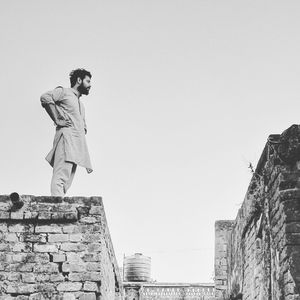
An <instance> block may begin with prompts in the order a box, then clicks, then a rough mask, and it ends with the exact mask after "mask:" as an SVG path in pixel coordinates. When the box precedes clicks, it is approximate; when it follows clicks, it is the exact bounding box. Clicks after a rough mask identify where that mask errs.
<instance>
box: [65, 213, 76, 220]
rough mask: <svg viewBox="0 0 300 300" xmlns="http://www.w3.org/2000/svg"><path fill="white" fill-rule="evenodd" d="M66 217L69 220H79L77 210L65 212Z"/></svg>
mask: <svg viewBox="0 0 300 300" xmlns="http://www.w3.org/2000/svg"><path fill="white" fill-rule="evenodd" d="M64 218H65V219H66V220H69V221H75V220H78V215H77V212H67V213H64Z"/></svg>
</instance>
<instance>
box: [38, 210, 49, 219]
mask: <svg viewBox="0 0 300 300" xmlns="http://www.w3.org/2000/svg"><path fill="white" fill-rule="evenodd" d="M38 219H39V220H51V212H48V211H40V212H39V215H38Z"/></svg>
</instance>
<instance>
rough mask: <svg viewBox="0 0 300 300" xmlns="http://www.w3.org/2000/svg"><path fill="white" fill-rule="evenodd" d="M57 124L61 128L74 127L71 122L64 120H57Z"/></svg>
mask: <svg viewBox="0 0 300 300" xmlns="http://www.w3.org/2000/svg"><path fill="white" fill-rule="evenodd" d="M55 124H56V125H57V126H59V127H70V126H71V125H72V123H71V121H70V120H62V119H58V120H56V121H55Z"/></svg>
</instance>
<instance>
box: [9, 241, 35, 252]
mask: <svg viewBox="0 0 300 300" xmlns="http://www.w3.org/2000/svg"><path fill="white" fill-rule="evenodd" d="M31 250H32V244H31V243H22V242H19V243H16V244H15V245H13V247H12V251H13V252H31Z"/></svg>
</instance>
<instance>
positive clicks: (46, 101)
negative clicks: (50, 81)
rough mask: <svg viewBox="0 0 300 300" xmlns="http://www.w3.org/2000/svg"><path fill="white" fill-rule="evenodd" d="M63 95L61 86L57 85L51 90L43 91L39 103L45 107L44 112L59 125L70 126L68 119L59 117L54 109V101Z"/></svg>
mask: <svg viewBox="0 0 300 300" xmlns="http://www.w3.org/2000/svg"><path fill="white" fill-rule="evenodd" d="M62 97H63V88H62V87H57V88H56V89H54V90H53V91H49V92H46V93H44V94H43V95H42V96H41V99H40V100H41V104H42V106H43V107H44V108H45V110H46V112H47V113H48V115H49V116H50V118H51V119H52V121H53V122H54V123H55V124H56V125H57V126H61V127H68V126H71V122H70V121H69V120H64V119H61V118H60V115H59V113H58V111H57V109H56V102H58V101H59V100H61V99H62Z"/></svg>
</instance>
